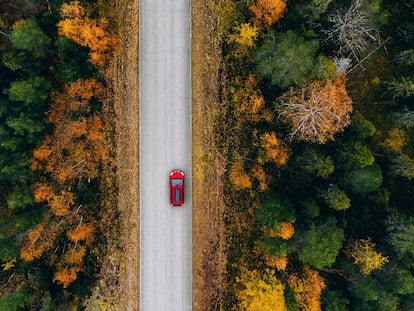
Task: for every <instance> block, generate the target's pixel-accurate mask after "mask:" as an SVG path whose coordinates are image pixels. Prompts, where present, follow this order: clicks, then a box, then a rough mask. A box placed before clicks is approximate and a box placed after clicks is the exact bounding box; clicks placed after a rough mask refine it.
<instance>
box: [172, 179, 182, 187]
mask: <svg viewBox="0 0 414 311" xmlns="http://www.w3.org/2000/svg"><path fill="white" fill-rule="evenodd" d="M171 183H172V185H173V186H182V185H183V180H182V179H180V178H173V179H172V180H171Z"/></svg>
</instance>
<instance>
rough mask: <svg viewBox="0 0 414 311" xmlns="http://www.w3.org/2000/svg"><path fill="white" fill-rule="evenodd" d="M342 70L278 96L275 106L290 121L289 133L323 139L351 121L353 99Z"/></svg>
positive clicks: (312, 140)
mask: <svg viewBox="0 0 414 311" xmlns="http://www.w3.org/2000/svg"><path fill="white" fill-rule="evenodd" d="M345 81H346V77H345V74H343V73H342V74H339V75H337V76H336V77H335V78H334V79H333V80H329V81H327V82H326V83H323V84H321V82H319V81H312V82H310V83H308V84H306V85H304V86H303V87H302V88H301V89H299V90H297V89H295V88H291V89H290V90H289V91H288V92H287V93H285V94H284V95H283V96H281V97H280V100H279V103H278V104H279V105H278V107H277V110H278V112H279V114H280V116H282V117H284V118H285V119H287V120H288V121H289V122H290V125H291V129H292V132H291V136H292V138H295V139H296V140H299V141H309V142H317V143H325V142H326V141H327V140H328V139H333V137H334V134H336V133H338V132H341V131H342V130H343V129H344V128H345V127H346V126H348V125H349V124H350V117H349V113H350V112H352V100H351V98H350V97H349V96H348V94H347V91H346V88H345Z"/></svg>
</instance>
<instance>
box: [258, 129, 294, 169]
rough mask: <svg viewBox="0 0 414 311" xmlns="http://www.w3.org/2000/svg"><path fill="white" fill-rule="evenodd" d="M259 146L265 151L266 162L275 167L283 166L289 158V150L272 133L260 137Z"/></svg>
mask: <svg viewBox="0 0 414 311" xmlns="http://www.w3.org/2000/svg"><path fill="white" fill-rule="evenodd" d="M260 138H261V146H262V148H263V149H264V151H265V155H266V161H269V162H273V163H275V164H277V165H285V164H286V162H287V160H288V158H289V149H288V148H287V146H286V145H285V144H284V143H283V142H282V141H281V140H280V139H279V138H278V137H277V136H276V133H274V132H265V133H263V134H262V135H261V137H260Z"/></svg>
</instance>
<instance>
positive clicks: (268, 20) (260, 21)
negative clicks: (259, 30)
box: [249, 0, 286, 28]
mask: <svg viewBox="0 0 414 311" xmlns="http://www.w3.org/2000/svg"><path fill="white" fill-rule="evenodd" d="M285 8H286V2H285V0H257V1H256V3H255V4H253V5H251V6H250V7H249V9H250V11H252V13H253V14H254V17H253V22H254V24H255V25H257V26H258V27H264V28H269V27H270V26H271V25H272V24H274V23H276V22H277V21H278V20H279V19H281V18H282V16H283V11H284V10H285Z"/></svg>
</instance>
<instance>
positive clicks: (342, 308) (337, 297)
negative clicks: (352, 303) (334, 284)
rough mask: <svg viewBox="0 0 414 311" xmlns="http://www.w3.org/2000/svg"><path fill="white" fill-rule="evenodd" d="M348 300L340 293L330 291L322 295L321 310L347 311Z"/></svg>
mask: <svg viewBox="0 0 414 311" xmlns="http://www.w3.org/2000/svg"><path fill="white" fill-rule="evenodd" d="M348 305H349V299H347V298H346V297H345V296H344V294H343V293H342V292H341V291H338V290H330V291H326V290H325V291H324V292H323V294H322V310H324V311H348V310H349V308H348Z"/></svg>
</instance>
